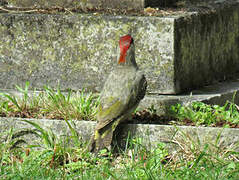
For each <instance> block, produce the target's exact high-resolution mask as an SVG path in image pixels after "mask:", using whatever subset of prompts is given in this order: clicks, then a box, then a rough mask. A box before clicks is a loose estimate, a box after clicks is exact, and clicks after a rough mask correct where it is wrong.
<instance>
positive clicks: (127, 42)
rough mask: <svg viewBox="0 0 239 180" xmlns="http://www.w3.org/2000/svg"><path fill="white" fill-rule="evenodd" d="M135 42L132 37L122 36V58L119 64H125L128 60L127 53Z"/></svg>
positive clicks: (120, 42) (120, 43)
mask: <svg viewBox="0 0 239 180" xmlns="http://www.w3.org/2000/svg"><path fill="white" fill-rule="evenodd" d="M132 42H133V38H132V37H131V36H130V35H125V36H122V37H121V38H120V40H119V46H120V58H119V61H118V63H119V64H120V63H125V61H126V59H125V57H126V53H127V51H128V49H129V47H130V45H131V43H132Z"/></svg>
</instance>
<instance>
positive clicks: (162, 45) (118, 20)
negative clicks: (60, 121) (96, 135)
mask: <svg viewBox="0 0 239 180" xmlns="http://www.w3.org/2000/svg"><path fill="white" fill-rule="evenodd" d="M238 16H239V3H238V2H236V1H233V2H231V1H230V3H221V4H220V5H219V6H218V7H217V8H215V9H213V10H208V11H206V12H180V13H178V14H177V15H176V14H174V15H169V16H166V17H137V16H104V15H80V14H75V15H48V14H0V42H1V44H0V88H2V89H3V88H4V89H11V88H13V87H14V86H15V84H18V85H24V83H25V81H27V80H28V81H30V82H31V84H32V87H35V88H38V89H40V88H41V87H43V85H45V84H49V85H51V86H53V87H56V86H57V85H58V84H60V87H61V89H68V88H71V89H75V90H77V89H82V88H86V89H88V90H91V91H98V92H99V91H100V90H101V88H102V86H103V84H104V81H105V78H106V77H107V75H108V74H109V72H110V71H111V70H112V68H113V66H114V65H115V64H116V47H117V46H118V40H119V37H120V36H122V35H124V34H126V33H129V32H131V34H132V36H133V37H134V39H135V44H136V61H137V63H138V64H139V66H140V68H141V69H142V70H143V71H144V72H145V74H146V77H147V80H148V93H160V94H178V93H181V92H184V91H188V90H190V89H194V88H196V87H200V86H203V85H205V84H211V83H212V82H214V81H215V80H219V79H223V78H227V77H228V76H231V75H233V74H234V73H235V72H236V71H238V69H239V60H238V58H239V41H238V38H239V29H238V27H239V20H238Z"/></svg>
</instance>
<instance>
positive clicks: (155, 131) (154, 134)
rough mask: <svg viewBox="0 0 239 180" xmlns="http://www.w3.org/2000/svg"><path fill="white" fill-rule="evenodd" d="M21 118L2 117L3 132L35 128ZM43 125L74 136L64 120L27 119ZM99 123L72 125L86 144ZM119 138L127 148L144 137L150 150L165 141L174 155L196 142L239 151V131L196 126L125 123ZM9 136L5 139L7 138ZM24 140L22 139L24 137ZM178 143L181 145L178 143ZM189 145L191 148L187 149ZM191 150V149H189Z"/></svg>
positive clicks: (28, 139) (28, 138)
mask: <svg viewBox="0 0 239 180" xmlns="http://www.w3.org/2000/svg"><path fill="white" fill-rule="evenodd" d="M22 120H23V119H21V118H3V117H0V133H4V132H7V131H8V130H9V129H10V128H13V129H14V130H16V131H20V130H26V129H34V128H33V126H31V125H30V124H28V123H26V122H23V121H22ZM25 120H29V121H32V122H35V123H37V124H39V125H40V126H41V127H43V128H44V129H45V130H49V129H51V130H52V131H53V132H54V133H55V135H56V136H57V137H61V138H67V137H71V131H70V129H69V128H68V126H67V124H66V122H65V121H64V120H47V119H25ZM95 124H96V123H95V122H92V121H77V120H76V121H73V123H71V126H72V127H73V128H74V129H75V130H76V131H77V132H78V134H79V136H80V137H81V140H83V142H88V141H89V139H90V137H91V136H92V134H93V131H94V127H95ZM120 132H121V133H120V134H119V135H118V138H117V139H118V140H117V141H118V144H119V145H120V146H121V147H124V145H125V143H126V140H127V138H128V134H129V133H130V137H131V138H140V139H141V143H142V145H143V146H144V147H145V148H146V149H148V150H150V149H153V148H155V147H157V144H159V143H160V142H163V143H165V144H166V145H167V148H168V150H169V151H170V152H174V153H175V152H180V151H182V149H181V148H180V147H182V146H180V145H183V147H184V148H190V146H191V144H192V143H193V144H194V145H195V146H196V147H198V148H200V147H202V148H203V147H204V146H205V145H206V144H208V145H212V146H215V147H218V146H220V147H221V148H226V147H230V150H236V151H239V148H238V142H239V129H238V128H214V127H192V126H178V127H176V126H170V125H152V124H151V125H149V124H122V125H121V127H120ZM4 137H5V136H3V135H2V136H1V137H0V139H1V138H4ZM21 139H22V137H21ZM24 139H25V140H26V142H27V143H28V144H31V145H32V144H36V145H42V146H43V144H42V143H41V141H40V139H39V137H37V136H35V135H33V134H28V135H25V136H24ZM177 142H178V143H177ZM187 145H189V146H187ZM188 150H189V149H188Z"/></svg>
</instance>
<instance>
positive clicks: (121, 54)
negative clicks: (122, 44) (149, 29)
mask: <svg viewBox="0 0 239 180" xmlns="http://www.w3.org/2000/svg"><path fill="white" fill-rule="evenodd" d="M125 56H126V54H124V53H120V57H119V61H118V64H120V63H125V61H126V59H125Z"/></svg>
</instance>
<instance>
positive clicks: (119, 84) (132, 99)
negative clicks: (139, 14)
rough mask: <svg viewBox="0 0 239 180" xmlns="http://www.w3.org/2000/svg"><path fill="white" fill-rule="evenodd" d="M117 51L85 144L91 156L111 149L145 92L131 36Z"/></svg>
mask: <svg viewBox="0 0 239 180" xmlns="http://www.w3.org/2000/svg"><path fill="white" fill-rule="evenodd" d="M117 49H118V55H117V64H116V66H115V68H114V70H113V71H112V72H111V73H110V74H109V76H108V78H107V80H106V81H105V84H104V87H103V89H102V92H101V95H100V103H99V106H98V112H97V114H96V119H97V124H96V126H95V130H94V134H93V135H92V137H91V139H90V142H89V144H88V150H89V151H90V152H93V153H98V152H99V151H100V150H102V149H105V148H106V149H108V150H109V149H111V142H112V137H113V132H114V130H115V129H116V127H117V126H118V125H119V124H120V123H122V122H123V121H125V120H127V119H128V118H129V117H130V116H131V115H132V112H133V111H134V110H135V109H136V108H137V106H138V104H139V102H140V101H141V100H142V99H143V98H144V96H145V93H146V89H147V81H146V78H145V76H144V74H143V72H142V71H140V70H139V68H138V66H137V63H136V61H135V45H134V39H133V38H132V36H131V35H130V34H127V35H124V36H122V37H120V40H119V46H118V48H117Z"/></svg>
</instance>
